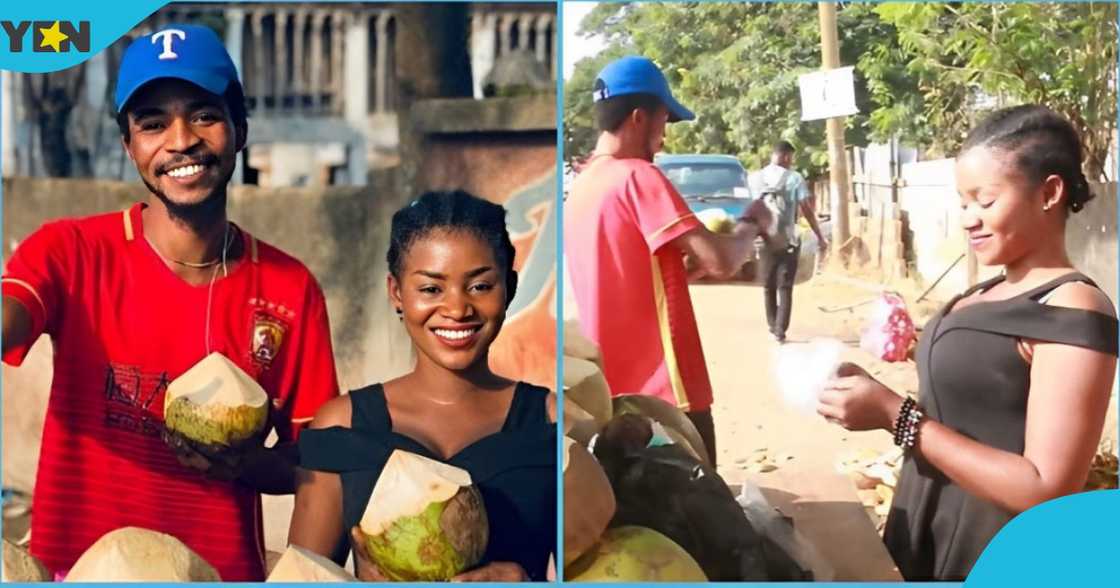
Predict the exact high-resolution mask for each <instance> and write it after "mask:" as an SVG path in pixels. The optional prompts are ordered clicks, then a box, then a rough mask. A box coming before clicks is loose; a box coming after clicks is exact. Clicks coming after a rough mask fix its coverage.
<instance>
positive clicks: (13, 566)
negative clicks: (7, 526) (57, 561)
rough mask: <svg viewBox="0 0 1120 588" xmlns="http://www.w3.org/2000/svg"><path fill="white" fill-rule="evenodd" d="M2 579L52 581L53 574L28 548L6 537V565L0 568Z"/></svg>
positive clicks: (8, 580)
mask: <svg viewBox="0 0 1120 588" xmlns="http://www.w3.org/2000/svg"><path fill="white" fill-rule="evenodd" d="M0 581H2V582H50V581H51V574H50V572H48V571H47V568H46V566H44V565H43V563H42V562H40V561H39V560H38V559H36V558H35V556H33V555H31V554H30V553H29V552H28V551H27V550H26V549H24V548H22V547H20V546H18V545H16V544H15V543H12V542H11V541H8V540H7V539H4V567H3V568H0Z"/></svg>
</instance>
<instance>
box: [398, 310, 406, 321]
mask: <svg viewBox="0 0 1120 588" xmlns="http://www.w3.org/2000/svg"><path fill="white" fill-rule="evenodd" d="M397 320H399V321H403V320H404V311H403V310H401V309H400V308H398V309H397Z"/></svg>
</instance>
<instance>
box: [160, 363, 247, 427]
mask: <svg viewBox="0 0 1120 588" xmlns="http://www.w3.org/2000/svg"><path fill="white" fill-rule="evenodd" d="M163 419H164V424H165V425H166V426H167V428H168V429H170V430H172V431H175V432H177V433H179V434H180V435H183V436H184V437H186V438H188V439H190V440H192V441H195V442H198V443H202V444H206V445H222V446H235V445H237V444H238V443H241V442H243V441H246V440H248V439H251V438H253V437H254V436H256V435H257V434H258V433H260V432H261V431H262V430H263V429H264V427H265V424H266V422H267V421H268V394H267V393H265V391H264V388H261V385H260V384H258V383H257V381H256V380H254V379H253V378H252V377H251V376H250V375H249V374H247V373H245V372H244V370H242V369H241V368H239V367H237V364H235V363H233V362H232V361H230V359H229V358H227V357H226V356H224V355H222V354H221V353H218V352H214V353H211V354H210V355H207V356H206V358H205V359H203V360H202V361H200V362H198V363H197V364H195V365H194V367H192V368H191V369H189V370H187V371H186V372H184V373H183V375H181V376H179V377H178V378H175V380H174V381H172V382H171V384H169V385H168V386H167V395H166V397H165V399H164V405H163Z"/></svg>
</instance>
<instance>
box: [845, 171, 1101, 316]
mask: <svg viewBox="0 0 1120 588" xmlns="http://www.w3.org/2000/svg"><path fill="white" fill-rule="evenodd" d="M953 165H954V160H952V159H939V160H933V161H922V162H916V163H907V164H904V165H902V166H901V178H900V179H901V180H902V181H901V182H900V187H899V188H898V202H897V203H891V202H890V201H889V200H890V197H891V196H890V194H891V190H890V188H889V182H890V181H889V179H887V180H883V183H885V184H886V186H887V187H884V188H883V189H881V190H879V192H878V195H879V196H881V197H880V198H875V197H868V198H866V199H865V201H863V202H861V205H862V208H863V209H864V211H865V214H866V215H865V216H863V217H859V216H858V215H859V214H860V208H861V206H855V205H853V207H852V209H851V211H850V212H851V213H852V216H853V218H852V222H851V227H852V234H853V235H855V236H856V237H857V238H858V239H857V240H856V241H857V242H856V243H855V246H854V247H853V248H852V250H853V251H854V252H855V253H856V258H857V261H858V262H861V263H862V264H864V265H865V267H870V268H872V269H876V270H878V271H880V272H881V273H882V274H884V276H885V277H903V276H904V274H905V270H904V269H901V267H902V266H903V265H905V264H906V263H910V264H911V265H910V269H911V270H912V271H913V273H914V275H913V276H911V277H914V278H916V279H917V280H918V282H919V283H921V284H923V285H932V284H933V282H934V281H936V280H937V278H938V277H939V276H941V275H942V273H944V272H946V270H949V268H950V267H952V269H951V270H949V271H948V274H946V275H945V277H944V278H943V279H942V280H941V282H940V283H938V285H937V287H936V288H934V290H933V293H932V296H933V297H934V298H935V299H939V300H947V299H949V298H951V297H952V296H953V295H955V294H957V293H959V292H961V291H963V290H965V289H967V288H968V268H967V261H966V260H965V259H961V260H960V261H959V262H958V263H957V264H956V265H955V266H953V262H954V261H956V260H957V259H958V258H960V257H961V256H962V255H964V254H965V252H966V251H967V247H968V243H967V241H966V238H965V234H964V231H962V230H961V219H960V205H959V197H958V195H957V192H956V186H955V185H954V184H953V173H954V172H953ZM1091 186H1092V189H1093V192H1094V193H1095V194H1096V198H1094V199H1093V201H1092V202H1090V203H1089V204H1088V205H1087V206H1086V207H1085V209H1084V210H1082V211H1081V212H1079V213H1077V214H1073V215H1070V217H1069V222H1068V223H1067V225H1066V248H1067V250H1068V251H1069V254H1070V258H1071V260H1072V261H1073V264H1074V266H1076V267H1077V268H1078V269H1080V270H1081V271H1082V272H1084V273H1085V274H1086V275H1088V276H1089V277H1091V278H1093V279H1094V280H1095V281H1097V282H1098V283H1099V284H1100V286H1101V288H1103V289H1104V291H1105V292H1107V293H1108V295H1109V297H1110V298H1112V300H1113V303H1116V302H1117V281H1118V277H1117V239H1116V213H1117V210H1116V184H1092V185H1091ZM866 194H870V192H867V193H866ZM866 194H865V195H866ZM999 271H1000V268H999V267H984V266H980V268H979V272H978V275H979V279H980V280H984V279H987V278H990V277H994V276H996V275H998V273H999Z"/></svg>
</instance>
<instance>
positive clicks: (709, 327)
mask: <svg viewBox="0 0 1120 588" xmlns="http://www.w3.org/2000/svg"><path fill="white" fill-rule="evenodd" d="M691 290H692V292H691V293H692V301H693V305H694V307H695V309H696V314H697V320H698V322H699V326H700V337H701V340H702V344H703V346H704V354H705V358H706V360H707V364H708V370H709V374H710V377H711V379H712V385H713V388H714V392H715V405H714V406H713V415H714V419H715V423H716V438H717V450H718V465H719V467H718V469H719V472H720V475H722V476H723V477H724V479H725V480H726V481H727V482H728V484H730V485H732V486H733V487H734V486H737V485H738V484H740V483H742V482H743V481H744V480H749V481H750V482H752V483H754V484H756V485H758V486H759V487H761V488H762V489H763V490H764V493H765V495H766V496H767V498H768V499H769V500H770V501H771V502H772V503H773V504H774V505H775V506H777V507H778V508H779V510H782V511H783V513H784V514H786V515H789V516H792V517H793V518H794V520H795V526H796V527H797V528H798V530H799V531H800V532H801V533H802V534H803V535H805V536H806V538H807V539H808V540H809V542H810V543H812V544H813V545H814V547H815V548H817V549H818V550H819V551H820V552H821V555H822V557H823V558H824V559H826V560H828V561H829V563H830V564H832V566H833V568H834V570H835V572H836V578H835V579H837V580H891V579H897V576H896V575H895V573H894V570H893V564H892V562H891V561H890V559H889V556H888V555H887V553H886V550H885V548H883V546H882V543H881V541H880V539H879V536H878V534H877V533H876V531H875V526H874V524H873V522H872V519H871V517H870V516H869V515H868V512H867V511H866V509H865V508H864V507H863V506H862V505H861V504H860V502H859V499H858V497H857V495H856V488H855V486H854V484H852V482H851V481H850V480H849V479H848V478H847V477H846V476H844V475H842V474H840V473H839V472H838V471H837V469H836V462H837V461H838V460H839V459H840V458H841V457H842V456H845V455H847V454H850V453H852V452H855V451H858V450H863V449H868V450H872V451H876V452H884V451H887V450H889V449H890V448H891V447H892V443H891V437H890V435H889V434H888V433H886V432H883V431H877V432H863V433H851V432H848V431H845V430H844V429H842V428H840V427H837V426H835V425H830V424H829V423H827V422H825V421H824V419H822V418H820V417H818V416H816V415H808V414H805V413H802V412H799V411H797V410H795V409H794V408H792V407H790V406H789V405H788V404H787V403H786V402H785V401H784V400H783V399H782V397H781V395H780V392H779V387H778V383H777V380H776V374H775V371H776V354H777V353H778V349H779V345H778V344H777V343H775V342H773V341H772V339H771V338H770V334H769V332H768V330H767V326H766V318H765V313H764V307H763V298H762V289H761V288H760V287H757V286H749V285H698V286H693V287H692V289H691ZM876 296H877V292H876V291H875V290H874V289H872V288H871V287H869V285H867V284H863V283H861V282H858V281H856V280H852V279H848V278H842V277H831V276H823V275H818V276H816V277H815V278H813V279H812V280H811V281H809V282H806V283H802V284H799V285H798V286H796V287H795V288H794V306H793V319H792V321H791V326H790V330H789V332H788V333H787V336H788V340H787V342H786V344H785V345H786V346H787V347H792V346H799V345H800V346H804V345H805V344H806V342H808V341H810V340H812V339H816V338H831V339H836V340H839V341H841V342H843V343H844V344H845V345H844V349H843V353H842V359H844V360H847V361H853V362H856V363H858V364H860V365H862V366H864V367H865V368H866V369H868V370H869V371H870V372H871V373H872V374H874V375H875V376H876V377H877V378H879V379H880V380H881V381H883V382H884V383H885V384H887V385H888V386H891V387H892V388H894V389H895V390H898V391H900V392H903V391H905V392H915V391H916V390H917V370H916V368H915V366H914V364H913V363H899V364H889V363H886V362H881V361H878V360H876V359H875V358H874V357H872V356H871V355H869V354H867V353H865V352H863V351H861V350H859V349H858V340H859V330H860V328H861V326H862V324H863V323H864V320H865V316H866V314H867V312H868V311H869V310H870V306H869V305H861V306H856V307H855V308H852V309H850V310H847V309H844V310H838V311H833V309H836V308H837V307H843V306H849V305H857V304H859V303H862V302H865V301H868V300H871V299H873V298H875V297H876ZM822 306H823V307H825V309H826V310H822V309H821V308H820V307H822ZM829 311H831V312H829ZM761 455H765V456H767V457H768V458H769V459H768V461H769V462H771V463H773V465H774V466H776V467H775V469H773V470H772V471H768V472H765V473H763V472H758V471H749V470H751V469H752V468H751V466H752V464H753V463H754V462H756V461H757V459H758V457H759V456H761Z"/></svg>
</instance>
